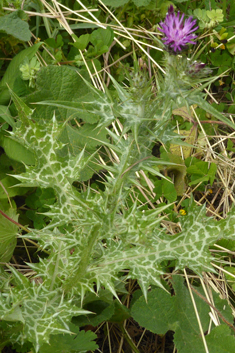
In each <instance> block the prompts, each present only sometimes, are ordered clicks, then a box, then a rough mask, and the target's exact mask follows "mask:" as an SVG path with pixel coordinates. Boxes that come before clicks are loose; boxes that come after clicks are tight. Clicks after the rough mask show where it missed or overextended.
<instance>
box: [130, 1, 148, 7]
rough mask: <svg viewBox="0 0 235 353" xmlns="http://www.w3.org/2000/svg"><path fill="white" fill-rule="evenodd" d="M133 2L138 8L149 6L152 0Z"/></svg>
mask: <svg viewBox="0 0 235 353" xmlns="http://www.w3.org/2000/svg"><path fill="white" fill-rule="evenodd" d="M132 1H133V3H134V4H135V5H136V6H137V7H140V6H148V5H149V3H150V2H151V0H132Z"/></svg>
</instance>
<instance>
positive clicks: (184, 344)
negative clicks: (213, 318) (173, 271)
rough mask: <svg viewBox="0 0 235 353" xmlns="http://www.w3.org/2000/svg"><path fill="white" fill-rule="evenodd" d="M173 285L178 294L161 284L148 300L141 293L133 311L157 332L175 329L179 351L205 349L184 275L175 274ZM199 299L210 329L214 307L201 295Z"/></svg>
mask: <svg viewBox="0 0 235 353" xmlns="http://www.w3.org/2000/svg"><path fill="white" fill-rule="evenodd" d="M173 287H174V289H175V295H174V296H171V295H170V294H169V293H167V292H166V291H164V290H162V289H160V288H159V289H153V290H151V291H150V292H149V293H148V301H147V303H146V301H145V298H144V296H141V297H140V298H139V299H138V300H137V301H136V302H135V303H134V305H133V306H132V308H131V314H132V316H133V318H134V320H135V321H137V322H138V323H139V324H140V325H141V326H143V327H145V328H146V329H148V330H150V331H152V332H154V333H157V334H165V333H166V332H167V331H168V330H172V331H175V335H174V342H175V345H176V348H177V352H178V353H188V352H197V353H204V352H205V350H204V346H203V342H202V338H201V334H200V330H199V326H198V321H197V318H196V315H195V311H194V308H193V304H192V300H191V298H190V295H189V292H188V289H187V288H186V287H185V285H184V279H183V278H182V277H180V276H173ZM195 301H196V305H197V310H198V313H199V316H200V321H201V324H202V327H203V330H204V331H206V330H207V329H208V324H209V319H210V318H209V310H210V308H209V307H208V305H207V304H206V303H205V302H204V301H203V300H202V299H201V298H199V297H197V296H195Z"/></svg>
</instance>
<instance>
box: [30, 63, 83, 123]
mask: <svg viewBox="0 0 235 353" xmlns="http://www.w3.org/2000/svg"><path fill="white" fill-rule="evenodd" d="M80 74H81V75H82V76H83V77H84V76H85V77H87V73H86V71H85V70H82V71H81V72H80ZM80 74H78V72H77V71H76V70H74V69H73V68H70V67H67V66H63V65H62V66H47V67H43V68H42V69H41V70H40V71H39V72H38V75H37V81H36V87H37V90H36V92H35V93H32V94H31V95H29V96H28V97H27V98H26V99H25V103H26V104H30V103H36V102H40V101H45V100H50V101H52V104H50V105H44V106H43V105H40V106H37V110H36V112H35V114H36V116H37V117H38V118H39V119H41V118H42V117H43V119H45V120H49V119H51V117H52V115H53V114H54V112H55V114H56V117H57V119H58V120H59V121H63V122H64V121H65V120H67V119H68V118H69V117H71V115H72V117H74V118H78V119H80V116H81V118H82V114H81V115H80V114H79V113H80V112H79V111H77V113H76V112H74V110H71V109H70V108H69V106H64V107H63V106H61V107H60V106H59V105H58V109H55V105H53V103H57V102H59V101H68V102H69V103H71V105H72V104H73V102H76V101H77V100H79V99H81V97H84V96H85V95H86V94H87V93H88V92H89V89H88V87H87V85H86V84H85V83H84V81H83V79H82V78H81V76H80ZM30 107H31V108H33V109H34V108H35V107H36V106H35V105H31V104H30Z"/></svg>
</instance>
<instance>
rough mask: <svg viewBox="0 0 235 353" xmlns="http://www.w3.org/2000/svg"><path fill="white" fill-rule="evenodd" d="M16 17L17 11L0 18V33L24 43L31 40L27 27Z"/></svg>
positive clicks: (25, 23)
mask: <svg viewBox="0 0 235 353" xmlns="http://www.w3.org/2000/svg"><path fill="white" fill-rule="evenodd" d="M18 15H19V11H15V12H12V13H10V14H9V15H5V16H2V17H0V32H2V33H7V34H8V35H12V36H13V37H15V38H17V39H19V40H22V41H25V42H26V41H29V40H30V38H31V32H30V30H29V25H28V23H27V22H26V21H23V20H22V19H21V18H20V17H19V16H18Z"/></svg>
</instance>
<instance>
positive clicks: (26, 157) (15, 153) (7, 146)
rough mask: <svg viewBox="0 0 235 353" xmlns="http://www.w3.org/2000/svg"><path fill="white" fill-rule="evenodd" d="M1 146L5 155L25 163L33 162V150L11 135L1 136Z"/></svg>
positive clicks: (30, 163)
mask: <svg viewBox="0 0 235 353" xmlns="http://www.w3.org/2000/svg"><path fill="white" fill-rule="evenodd" d="M2 147H3V148H4V150H5V152H6V154H7V156H8V157H9V158H11V159H13V160H14V161H17V162H21V163H25V164H27V165H32V164H35V157H34V154H33V152H32V151H30V150H29V149H28V148H27V147H25V146H24V145H23V144H22V143H19V142H18V141H16V140H13V139H12V138H11V137H7V136H6V137H3V139H2Z"/></svg>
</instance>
